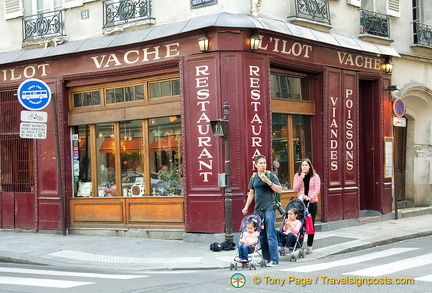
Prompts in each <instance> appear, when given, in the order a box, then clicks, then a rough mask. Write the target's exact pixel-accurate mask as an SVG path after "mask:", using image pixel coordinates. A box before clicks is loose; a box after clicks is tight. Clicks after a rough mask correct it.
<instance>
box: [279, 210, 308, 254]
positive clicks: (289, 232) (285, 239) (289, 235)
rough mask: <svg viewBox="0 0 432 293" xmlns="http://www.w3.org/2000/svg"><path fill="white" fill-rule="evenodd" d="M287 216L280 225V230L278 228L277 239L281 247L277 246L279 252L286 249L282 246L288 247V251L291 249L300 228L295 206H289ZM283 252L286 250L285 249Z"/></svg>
mask: <svg viewBox="0 0 432 293" xmlns="http://www.w3.org/2000/svg"><path fill="white" fill-rule="evenodd" d="M287 214H288V215H287V218H286V219H284V224H283V226H282V231H281V230H278V231H277V233H278V237H279V241H280V242H281V247H280V248H279V252H281V251H282V250H284V249H286V248H284V247H287V248H289V251H292V250H293V247H294V245H295V242H296V239H297V235H298V233H299V232H300V229H301V226H302V224H301V222H300V221H299V220H298V211H297V209H296V208H291V209H289V210H288V212H287ZM285 252H287V251H286V250H285Z"/></svg>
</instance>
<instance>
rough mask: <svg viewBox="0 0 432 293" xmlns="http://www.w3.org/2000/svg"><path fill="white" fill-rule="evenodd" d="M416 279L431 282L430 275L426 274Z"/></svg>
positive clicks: (431, 276)
mask: <svg viewBox="0 0 432 293" xmlns="http://www.w3.org/2000/svg"><path fill="white" fill-rule="evenodd" d="M415 280H416V281H426V282H432V275H426V276H423V277H418V278H415Z"/></svg>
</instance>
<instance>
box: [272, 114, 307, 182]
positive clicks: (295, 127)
mask: <svg viewBox="0 0 432 293" xmlns="http://www.w3.org/2000/svg"><path fill="white" fill-rule="evenodd" d="M272 122H273V124H272V146H273V149H272V157H273V162H272V165H271V167H272V169H273V171H274V172H275V173H276V174H277V176H278V177H279V181H280V182H281V184H282V187H283V188H284V189H288V188H292V179H293V178H294V173H295V172H297V170H298V168H299V166H300V163H301V159H303V158H311V157H312V142H311V125H310V116H307V115H288V114H276V113H274V114H273V115H272Z"/></svg>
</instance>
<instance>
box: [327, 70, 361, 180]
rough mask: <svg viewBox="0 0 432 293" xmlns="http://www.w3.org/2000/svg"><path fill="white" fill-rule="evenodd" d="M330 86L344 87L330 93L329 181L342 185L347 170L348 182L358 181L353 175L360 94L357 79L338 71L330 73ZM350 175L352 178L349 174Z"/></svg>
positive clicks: (336, 88) (333, 89)
mask: <svg viewBox="0 0 432 293" xmlns="http://www.w3.org/2000/svg"><path fill="white" fill-rule="evenodd" d="M329 84H341V85H343V87H342V88H338V87H332V88H331V89H330V91H329V107H328V109H329V113H328V114H329V115H328V117H329V119H330V123H329V142H330V146H329V150H330V153H329V159H330V179H331V180H330V181H331V182H339V180H340V178H339V177H338V176H339V174H340V172H339V170H342V169H343V170H344V171H345V176H348V177H350V178H347V177H346V178H345V181H347V180H348V181H356V179H355V174H354V173H353V172H354V171H355V168H356V162H357V151H356V138H357V137H358V133H357V132H358V130H357V124H356V121H357V120H358V118H357V104H358V102H357V100H358V98H357V95H356V88H355V78H354V77H353V76H350V75H347V74H345V75H343V76H342V75H341V74H340V73H339V72H337V73H336V72H331V73H330V74H329ZM347 174H349V175H347Z"/></svg>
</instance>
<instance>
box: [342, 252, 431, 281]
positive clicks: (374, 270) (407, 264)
mask: <svg viewBox="0 0 432 293" xmlns="http://www.w3.org/2000/svg"><path fill="white" fill-rule="evenodd" d="M431 263H432V253H429V254H425V255H420V256H416V257H412V258H407V259H403V260H399V261H395V262H391V263H388V264H384V265H379V266H374V267H369V268H367V269H363V270H358V271H353V272H349V273H344V275H356V276H370V277H377V276H382V275H388V274H392V273H395V272H398V271H404V270H408V269H411V268H415V267H421V266H425V265H428V264H431Z"/></svg>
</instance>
